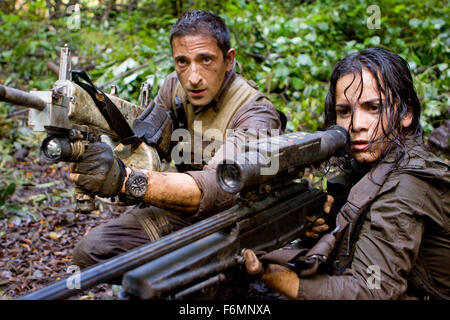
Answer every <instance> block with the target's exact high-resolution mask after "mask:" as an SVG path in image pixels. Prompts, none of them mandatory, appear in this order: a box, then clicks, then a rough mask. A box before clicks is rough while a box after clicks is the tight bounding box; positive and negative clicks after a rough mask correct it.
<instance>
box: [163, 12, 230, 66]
mask: <svg viewBox="0 0 450 320" xmlns="http://www.w3.org/2000/svg"><path fill="white" fill-rule="evenodd" d="M198 34H206V35H211V36H213V37H214V39H216V41H217V46H218V47H219V48H220V50H222V53H223V57H224V59H225V58H226V55H227V53H228V50H230V31H229V30H228V27H227V25H226V24H225V21H223V19H222V18H221V17H219V16H218V15H216V14H215V13H212V12H209V11H205V10H193V11H187V12H185V13H184V14H183V15H182V16H181V17H180V18H179V19H178V20H177V22H176V23H175V24H174V25H173V27H172V30H171V31H170V35H169V38H170V45H171V46H172V40H173V39H174V38H176V37H182V36H187V35H198Z"/></svg>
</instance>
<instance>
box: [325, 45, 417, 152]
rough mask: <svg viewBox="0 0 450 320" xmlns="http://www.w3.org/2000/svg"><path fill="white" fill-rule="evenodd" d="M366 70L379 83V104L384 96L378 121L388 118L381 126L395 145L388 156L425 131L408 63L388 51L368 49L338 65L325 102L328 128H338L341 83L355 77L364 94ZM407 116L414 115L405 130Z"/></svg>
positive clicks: (350, 56)
mask: <svg viewBox="0 0 450 320" xmlns="http://www.w3.org/2000/svg"><path fill="white" fill-rule="evenodd" d="M363 68H364V69H367V70H368V71H369V72H370V73H371V74H372V76H373V77H374V79H375V80H376V84H377V87H378V92H379V98H380V101H381V99H382V94H383V95H384V101H383V103H380V106H381V108H380V109H379V114H380V117H379V121H381V119H382V116H381V115H382V114H386V115H387V118H388V119H387V120H388V121H387V125H386V126H382V130H383V133H384V135H385V137H390V140H391V141H392V142H393V143H392V144H390V147H388V149H387V151H386V154H387V153H389V151H390V150H392V148H395V147H400V148H401V149H404V140H405V138H406V136H407V135H417V136H421V135H422V127H421V126H420V122H419V119H420V109H421V105H420V101H419V98H418V97H417V93H416V90H415V88H414V85H413V79H412V76H411V72H410V71H409V67H408V63H407V62H406V61H405V60H404V59H403V58H402V57H400V56H399V55H397V54H394V53H392V52H390V51H388V50H386V49H381V48H371V49H365V50H362V51H361V52H357V53H353V54H350V55H348V56H347V57H345V58H344V59H342V60H341V61H339V62H338V63H337V64H336V65H335V67H334V69H333V72H332V74H331V79H330V88H329V91H328V94H327V97H326V100H325V126H326V127H329V126H331V125H334V124H336V84H337V82H338V80H339V79H340V78H341V77H343V76H345V75H347V74H353V81H355V80H356V79H357V78H359V79H360V82H361V86H360V90H361V91H360V94H361V93H362V91H363V84H362V70H363ZM352 83H353V82H352ZM350 85H351V84H350ZM350 85H349V87H350ZM347 89H348V87H347V88H346V90H347ZM394 106H395V107H394ZM408 112H410V113H411V114H412V122H411V125H410V126H409V127H408V128H402V125H401V120H402V118H403V117H404V116H405V115H406V114H407V113H408ZM352 116H353V108H352ZM372 142H373V141H372Z"/></svg>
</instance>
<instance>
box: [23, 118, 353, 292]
mask: <svg viewBox="0 0 450 320" xmlns="http://www.w3.org/2000/svg"><path fill="white" fill-rule="evenodd" d="M348 140H349V139H348V134H347V132H346V131H345V130H344V129H343V128H342V127H338V126H334V127H332V128H330V129H329V130H327V131H323V132H316V133H304V132H294V133H289V134H285V135H281V136H277V137H271V138H267V139H263V140H260V141H257V142H253V143H249V144H248V145H247V148H246V149H247V150H245V152H244V153H243V154H241V155H239V156H238V157H237V159H227V160H224V162H223V163H222V164H220V165H218V167H217V171H216V173H217V179H218V182H219V184H220V185H221V187H222V188H224V190H225V191H229V192H233V193H235V192H237V191H239V195H238V203H237V204H236V205H235V206H233V207H231V208H230V209H227V210H225V211H223V212H220V213H218V214H216V215H214V216H211V217H209V218H207V219H204V220H202V221H200V222H197V223H195V224H193V225H191V226H188V227H185V228H183V229H181V230H178V231H177V232H174V233H171V234H169V235H166V236H164V237H162V238H161V239H159V240H157V241H155V242H152V243H148V244H146V245H143V246H141V247H138V248H135V249H133V250H131V251H128V252H125V253H123V254H121V255H119V256H117V257H113V258H111V259H109V260H107V261H105V262H103V263H99V264H97V265H94V266H91V267H89V268H87V269H84V270H82V271H81V272H80V273H79V274H78V275H77V278H76V279H75V278H74V276H71V277H68V278H66V279H63V280H61V281H58V282H55V283H53V284H51V285H50V286H48V287H46V288H43V289H40V290H37V291H35V292H33V293H31V294H28V295H26V296H24V297H22V298H21V299H25V300H35V299H64V298H67V297H70V296H72V295H75V294H77V293H80V292H81V291H82V290H85V289H87V288H90V287H92V286H94V285H97V284H99V283H102V282H106V281H110V280H112V279H117V277H120V276H123V277H122V293H123V294H124V295H125V296H131V297H137V298H140V299H154V298H170V299H183V298H185V297H192V295H195V294H198V293H199V292H200V293H202V292H205V290H207V289H208V288H211V287H214V286H216V285H217V284H219V283H221V282H225V281H227V280H229V277H228V276H227V275H226V271H227V270H230V268H231V269H232V268H233V267H236V266H238V265H239V264H240V263H242V257H241V252H242V250H243V249H244V248H251V249H253V250H257V251H259V250H264V251H269V250H274V249H277V248H281V247H283V246H285V245H286V244H289V243H291V242H292V241H293V240H295V239H297V238H299V237H301V236H302V234H303V233H304V232H305V230H306V229H307V228H308V227H309V226H310V225H311V224H312V222H313V221H314V220H315V219H316V218H317V217H318V216H321V215H322V214H323V213H322V206H323V203H324V202H325V200H326V194H325V193H324V192H323V191H321V190H317V189H312V188H310V187H309V186H308V182H307V181H301V182H298V181H297V180H299V179H295V178H298V177H299V176H302V172H303V169H304V167H305V166H307V165H310V164H313V163H316V162H320V161H324V160H327V159H328V158H330V157H331V156H333V155H336V154H338V153H339V152H341V151H343V150H344V149H345V148H346V147H348V146H347V143H348ZM255 159H259V160H261V161H253V160H255ZM274 163H276V164H277V165H278V167H277V168H276V169H277V170H276V172H275V171H271V172H270V170H266V171H265V173H267V174H265V175H261V173H262V172H263V171H264V170H263V171H261V170H262V169H269V168H272V165H274ZM293 179H294V180H293ZM74 281H75V282H76V283H77V288H75V289H73V288H74V285H73V283H74ZM69 284H71V285H69ZM69 288H71V289H69Z"/></svg>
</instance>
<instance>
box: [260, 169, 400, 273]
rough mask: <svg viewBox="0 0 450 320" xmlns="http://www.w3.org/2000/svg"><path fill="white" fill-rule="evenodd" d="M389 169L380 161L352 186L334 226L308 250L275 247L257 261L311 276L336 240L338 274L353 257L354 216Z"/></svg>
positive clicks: (375, 190) (384, 178)
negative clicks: (278, 248) (337, 246)
mask: <svg viewBox="0 0 450 320" xmlns="http://www.w3.org/2000/svg"><path fill="white" fill-rule="evenodd" d="M392 168H393V164H392V163H382V164H380V165H378V166H377V167H376V168H374V170H372V171H371V172H369V173H368V174H366V175H365V176H364V177H363V178H362V179H361V180H360V181H359V182H358V183H357V184H356V185H355V186H353V188H352V189H351V190H350V194H349V195H348V198H347V202H346V203H345V205H344V206H343V207H342V208H341V210H340V211H339V213H338V215H337V217H336V225H337V227H336V229H335V230H334V231H332V232H330V233H327V234H325V235H323V236H322V237H321V238H320V240H319V241H318V242H317V243H316V244H315V245H314V246H313V247H312V248H311V249H310V250H308V249H286V250H275V251H272V252H269V253H267V254H265V255H263V256H261V258H260V259H261V261H263V262H272V263H277V264H281V265H283V266H285V267H288V268H291V269H293V270H295V271H296V272H297V273H298V274H299V276H301V277H306V276H311V275H313V274H315V273H317V271H318V268H319V266H320V264H321V263H323V262H325V261H327V259H328V257H329V256H330V254H331V253H332V251H333V250H334V249H335V247H336V243H340V245H339V252H340V253H341V255H340V261H338V262H339V268H338V269H339V272H340V273H342V272H343V270H344V269H345V268H347V267H348V266H349V265H350V264H351V260H352V258H353V257H352V255H351V245H352V243H351V236H352V234H353V232H354V231H355V228H356V225H357V222H358V218H359V217H360V215H361V214H362V213H363V212H364V211H365V210H366V209H367V207H368V206H369V205H370V204H371V203H372V202H373V200H374V199H375V197H376V196H377V194H378V192H379V191H380V189H381V187H382V185H383V184H384V182H385V181H386V178H387V177H388V175H389V173H390V172H391V171H392ZM341 239H342V242H341Z"/></svg>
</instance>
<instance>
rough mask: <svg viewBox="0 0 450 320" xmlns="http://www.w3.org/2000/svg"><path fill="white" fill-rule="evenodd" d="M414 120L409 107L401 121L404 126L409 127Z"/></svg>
mask: <svg viewBox="0 0 450 320" xmlns="http://www.w3.org/2000/svg"><path fill="white" fill-rule="evenodd" d="M412 120H413V114H412V111H411V109H410V108H408V111H407V112H406V114H405V115H404V116H403V118H402V120H401V123H402V128H408V127H409V126H410V125H411V123H412Z"/></svg>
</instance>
